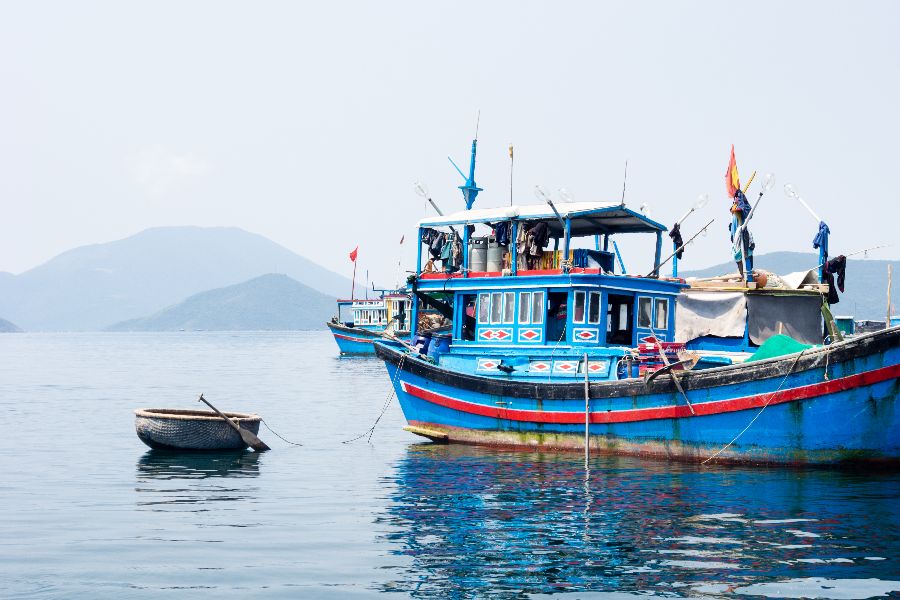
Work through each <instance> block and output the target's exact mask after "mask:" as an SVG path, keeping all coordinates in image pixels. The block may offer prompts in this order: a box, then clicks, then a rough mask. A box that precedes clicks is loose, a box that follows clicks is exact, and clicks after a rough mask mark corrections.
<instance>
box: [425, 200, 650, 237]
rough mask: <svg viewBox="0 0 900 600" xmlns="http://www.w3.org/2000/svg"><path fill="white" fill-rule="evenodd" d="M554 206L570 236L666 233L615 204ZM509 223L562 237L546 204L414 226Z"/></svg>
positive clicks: (457, 215)
mask: <svg viewBox="0 0 900 600" xmlns="http://www.w3.org/2000/svg"><path fill="white" fill-rule="evenodd" d="M555 206H556V210H558V211H559V214H560V216H561V217H562V218H563V219H569V220H571V223H572V225H571V229H572V237H580V236H586V235H598V234H616V233H656V232H658V231H666V226H665V225H663V224H661V223H657V222H656V221H653V220H651V219H648V218H647V217H645V216H644V215H642V214H641V213H638V212H635V211H633V210H631V209H629V208H626V207H625V206H624V205H623V204H618V203H615V202H560V203H556V204H555ZM512 220H515V221H544V222H546V223H547V225H548V227H549V229H550V235H551V236H552V237H563V236H564V235H565V232H564V231H563V229H562V226H561V225H560V223H559V220H558V219H557V218H556V215H555V214H554V213H553V209H552V208H550V206H549V205H547V204H532V205H528V206H498V207H496V208H475V209H472V210H462V211H459V212H455V213H453V214H448V215H443V216H437V215H436V216H433V217H426V218H424V219H422V220H421V221H419V224H418V226H419V227H444V226H448V225H469V224H475V223H498V222H501V221H512Z"/></svg>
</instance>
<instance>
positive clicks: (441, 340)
mask: <svg viewBox="0 0 900 600" xmlns="http://www.w3.org/2000/svg"><path fill="white" fill-rule="evenodd" d="M448 350H450V334H449V333H435V334H433V335H432V336H431V343H429V344H428V356H430V357H431V358H437V357H438V356H440V355H441V354H444V353H445V352H447V351H448Z"/></svg>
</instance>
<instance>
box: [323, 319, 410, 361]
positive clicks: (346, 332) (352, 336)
mask: <svg viewBox="0 0 900 600" xmlns="http://www.w3.org/2000/svg"><path fill="white" fill-rule="evenodd" d="M325 324H326V325H328V329H330V330H331V334H332V335H333V336H334V341H335V342H336V343H337V345H338V348H339V349H340V351H341V354H352V355H364V354H368V355H372V356H374V355H375V342H377V341H379V340H382V339H384V338H382V337H381V334H382V332H383V330H381V331H378V330H372V329H362V328H360V327H347V326H346V325H344V324H342V323H333V322H330V321H329V322H327V323H325ZM397 335H398V336H401V337H402V336H408V335H409V332H408V331H398V332H397Z"/></svg>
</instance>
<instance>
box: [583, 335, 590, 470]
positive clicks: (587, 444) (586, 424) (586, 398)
mask: <svg viewBox="0 0 900 600" xmlns="http://www.w3.org/2000/svg"><path fill="white" fill-rule="evenodd" d="M590 423H591V386H590V380H589V379H588V355H587V352H585V353H584V462H585V465H586V464H587V461H588V458H590V455H591V443H590Z"/></svg>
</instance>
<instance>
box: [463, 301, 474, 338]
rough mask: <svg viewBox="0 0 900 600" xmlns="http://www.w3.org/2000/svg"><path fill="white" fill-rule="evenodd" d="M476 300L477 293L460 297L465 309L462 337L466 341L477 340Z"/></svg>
mask: <svg viewBox="0 0 900 600" xmlns="http://www.w3.org/2000/svg"><path fill="white" fill-rule="evenodd" d="M475 300H476V296H475V294H465V295H462V296H461V297H460V301H461V302H462V310H463V315H462V327H461V328H460V338H461V339H463V340H466V341H474V340H475Z"/></svg>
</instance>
